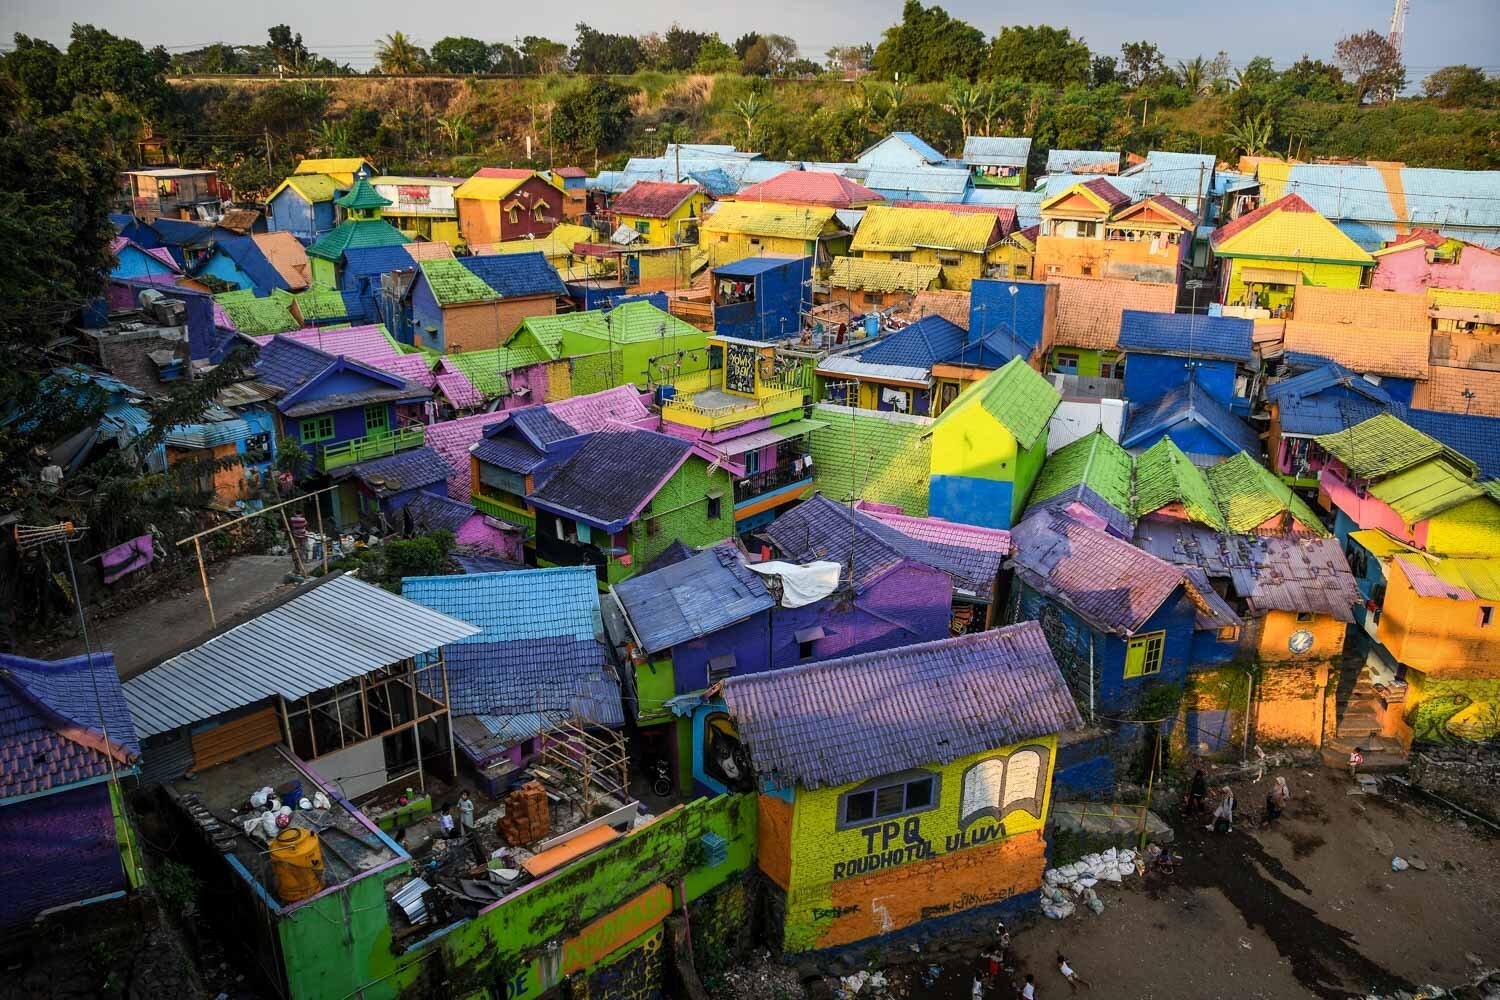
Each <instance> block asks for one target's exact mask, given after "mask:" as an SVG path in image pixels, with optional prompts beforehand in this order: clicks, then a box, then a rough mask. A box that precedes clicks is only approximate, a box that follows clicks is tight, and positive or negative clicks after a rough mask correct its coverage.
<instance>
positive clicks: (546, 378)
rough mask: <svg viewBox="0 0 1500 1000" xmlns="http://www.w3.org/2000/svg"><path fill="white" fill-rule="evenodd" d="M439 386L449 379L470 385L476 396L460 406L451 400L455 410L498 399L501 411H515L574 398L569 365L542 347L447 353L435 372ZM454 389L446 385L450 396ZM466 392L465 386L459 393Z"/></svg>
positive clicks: (500, 348) (481, 404)
mask: <svg viewBox="0 0 1500 1000" xmlns="http://www.w3.org/2000/svg"><path fill="white" fill-rule="evenodd" d="M433 375H434V379H435V381H436V382H437V384H438V385H440V386H441V385H442V383H443V382H444V381H445V380H449V381H457V380H461V381H462V382H464V383H467V384H468V386H469V387H470V389H471V390H472V393H473V396H474V397H477V399H478V400H479V402H474V401H473V398H470V399H469V400H468V402H466V403H464V404H460V403H459V401H458V400H457V399H453V398H452V395H451V394H450V396H449V398H450V400H451V401H452V402H453V403H454V406H455V408H457V409H465V408H468V407H470V406H474V407H481V406H484V405H488V404H489V403H491V402H494V401H496V400H498V401H499V402H500V408H501V409H506V410H513V409H515V408H517V407H520V406H531V405H533V404H535V403H551V402H554V401H555V400H559V399H566V398H567V397H568V396H570V395H572V384H573V382H572V377H571V373H570V372H569V370H568V362H567V361H565V360H559V359H558V358H557V356H556V355H553V354H549V353H547V352H546V350H545V349H544V348H542V347H540V346H537V347H534V348H512V347H495V348H490V349H488V350H479V351H465V352H463V353H461V354H445V355H443V357H442V359H441V360H439V361H438V363H437V365H436V366H435V367H434V369H433ZM452 388H453V387H452V386H443V391H444V392H445V393H449V391H450V389H452ZM457 391H459V392H464V391H465V390H463V389H462V388H461V387H460V388H459V389H458V390H457Z"/></svg>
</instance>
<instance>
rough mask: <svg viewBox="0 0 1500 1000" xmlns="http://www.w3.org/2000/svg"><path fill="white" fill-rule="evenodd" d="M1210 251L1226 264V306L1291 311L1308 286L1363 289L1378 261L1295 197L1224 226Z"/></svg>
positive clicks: (1222, 287)
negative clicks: (1300, 289) (1302, 290)
mask: <svg viewBox="0 0 1500 1000" xmlns="http://www.w3.org/2000/svg"><path fill="white" fill-rule="evenodd" d="M1209 245H1210V246H1211V247H1212V248H1213V252H1214V255H1215V256H1217V257H1219V258H1221V259H1223V260H1224V261H1226V263H1225V264H1224V265H1223V267H1222V272H1223V277H1222V279H1221V284H1220V287H1219V301H1220V302H1222V303H1224V304H1225V305H1235V306H1253V307H1257V308H1261V309H1270V310H1273V311H1276V310H1280V309H1288V308H1291V307H1292V306H1293V302H1294V299H1295V298H1296V293H1297V289H1298V288H1300V287H1302V286H1304V285H1316V286H1323V287H1329V288H1360V287H1362V286H1363V285H1365V284H1366V282H1367V280H1368V277H1369V272H1370V270H1371V269H1372V268H1374V267H1375V258H1374V257H1372V256H1370V254H1369V253H1368V252H1367V251H1366V250H1364V249H1363V248H1362V247H1361V246H1360V245H1359V244H1358V243H1355V242H1354V241H1353V240H1352V239H1350V238H1349V237H1348V236H1346V235H1344V233H1343V232H1341V231H1340V230H1339V228H1338V227H1337V226H1335V225H1334V224H1333V223H1332V222H1329V221H1328V220H1327V219H1325V218H1324V217H1323V216H1321V215H1319V214H1318V212H1317V210H1316V209H1314V208H1313V207H1312V206H1311V205H1309V204H1308V203H1307V202H1306V201H1304V200H1303V199H1302V197H1301V196H1300V195H1295V194H1289V195H1286V196H1285V197H1283V198H1279V199H1277V200H1276V201H1273V202H1270V203H1269V204H1266V205H1262V206H1261V207H1260V208H1257V209H1256V210H1255V211H1253V212H1247V213H1246V214H1244V215H1242V216H1240V217H1239V218H1238V219H1235V220H1234V221H1233V222H1230V223H1228V224H1226V225H1223V226H1220V227H1219V228H1218V229H1216V230H1214V234H1213V235H1212V236H1211V237H1209Z"/></svg>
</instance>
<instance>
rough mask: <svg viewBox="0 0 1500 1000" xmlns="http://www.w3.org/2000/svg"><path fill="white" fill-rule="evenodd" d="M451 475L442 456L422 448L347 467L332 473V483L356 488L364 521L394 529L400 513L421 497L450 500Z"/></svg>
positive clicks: (429, 449)
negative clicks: (390, 526)
mask: <svg viewBox="0 0 1500 1000" xmlns="http://www.w3.org/2000/svg"><path fill="white" fill-rule="evenodd" d="M452 475H453V467H452V466H451V465H449V464H448V463H447V461H446V460H445V459H444V458H443V456H442V455H439V454H438V453H437V452H435V451H433V450H432V449H431V448H427V447H422V448H413V449H411V450H410V451H400V452H397V453H396V454H394V455H387V456H385V457H384V458H373V459H371V460H370V461H368V462H357V463H355V464H354V465H346V466H344V467H343V468H341V469H337V470H335V471H334V472H333V479H334V481H335V482H339V481H344V482H348V483H350V484H352V485H353V487H354V490H355V492H356V494H357V505H358V509H359V514H360V518H361V519H362V520H365V521H369V522H371V523H374V524H380V523H381V522H382V521H383V522H385V524H387V525H395V524H396V523H397V515H398V514H400V512H401V509H402V508H403V507H405V506H406V505H407V504H409V503H411V502H412V500H414V499H415V498H416V497H417V495H418V494H419V493H429V494H435V495H437V496H440V497H447V495H448V478H449V477H450V476H452Z"/></svg>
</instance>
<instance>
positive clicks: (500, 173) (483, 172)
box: [474, 167, 536, 180]
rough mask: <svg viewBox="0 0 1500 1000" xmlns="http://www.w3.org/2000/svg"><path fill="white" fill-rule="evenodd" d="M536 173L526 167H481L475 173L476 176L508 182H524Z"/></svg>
mask: <svg viewBox="0 0 1500 1000" xmlns="http://www.w3.org/2000/svg"><path fill="white" fill-rule="evenodd" d="M534 173H536V171H535V170H528V169H526V168H525V167H480V168H479V169H478V170H476V171H474V176H475V177H498V178H503V179H507V180H516V179H522V180H524V179H525V178H527V177H530V176H531V175H532V174H534Z"/></svg>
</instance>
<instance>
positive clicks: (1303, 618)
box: [1297, 611, 1313, 625]
mask: <svg viewBox="0 0 1500 1000" xmlns="http://www.w3.org/2000/svg"><path fill="white" fill-rule="evenodd" d="M1312 620H1313V613H1312V612H1311V611H1299V612H1297V624H1299V625H1302V624H1305V623H1307V622H1310V621H1312Z"/></svg>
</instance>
